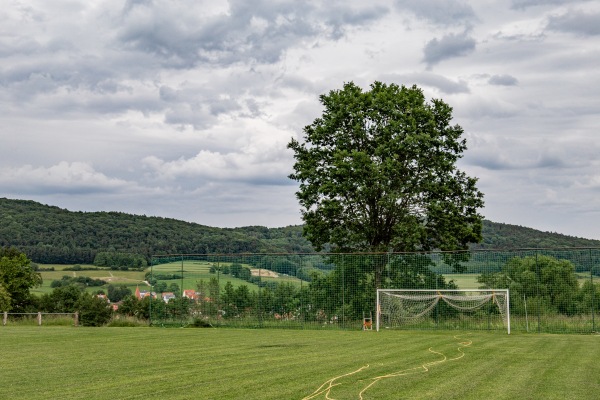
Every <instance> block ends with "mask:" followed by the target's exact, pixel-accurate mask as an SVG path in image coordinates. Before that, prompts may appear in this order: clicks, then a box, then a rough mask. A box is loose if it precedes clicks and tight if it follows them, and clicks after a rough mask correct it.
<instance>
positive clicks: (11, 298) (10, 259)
mask: <svg viewBox="0 0 600 400" xmlns="http://www.w3.org/2000/svg"><path fill="white" fill-rule="evenodd" d="M41 284H42V277H41V275H40V274H39V272H36V271H35V270H34V269H33V268H32V266H31V260H29V259H28V258H27V256H26V255H25V254H23V253H21V252H20V251H19V250H17V249H15V248H13V247H0V303H1V305H2V306H3V310H0V311H13V312H26V311H29V308H31V306H33V304H34V301H33V299H32V296H31V294H30V293H29V289H31V288H34V287H37V286H39V285H41Z"/></svg>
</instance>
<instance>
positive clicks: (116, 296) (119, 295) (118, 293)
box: [107, 285, 132, 303]
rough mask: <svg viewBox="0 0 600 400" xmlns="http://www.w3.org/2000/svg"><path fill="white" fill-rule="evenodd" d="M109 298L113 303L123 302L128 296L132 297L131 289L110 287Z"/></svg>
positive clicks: (108, 290) (108, 289)
mask: <svg viewBox="0 0 600 400" xmlns="http://www.w3.org/2000/svg"><path fill="white" fill-rule="evenodd" d="M107 292H108V293H107V297H108V299H109V300H110V301H112V302H113V303H117V302H119V301H121V300H123V299H124V298H125V297H127V296H131V294H132V293H131V289H129V288H128V287H127V286H125V285H119V286H117V285H108V288H107Z"/></svg>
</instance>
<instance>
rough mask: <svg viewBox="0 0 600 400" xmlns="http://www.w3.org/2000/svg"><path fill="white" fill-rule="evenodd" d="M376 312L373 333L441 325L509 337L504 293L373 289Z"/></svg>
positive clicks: (498, 290)
mask: <svg viewBox="0 0 600 400" xmlns="http://www.w3.org/2000/svg"><path fill="white" fill-rule="evenodd" d="M440 300H441V301H440ZM376 310H377V312H376V323H375V329H376V330H377V331H379V329H380V328H382V327H383V328H411V327H415V328H427V327H432V326H439V325H441V326H447V327H448V328H453V329H506V330H507V331H508V334H510V311H509V293H508V289H463V290H435V289H377V308H376Z"/></svg>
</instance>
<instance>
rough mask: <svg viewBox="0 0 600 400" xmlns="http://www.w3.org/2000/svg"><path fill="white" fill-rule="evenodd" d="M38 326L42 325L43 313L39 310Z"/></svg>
mask: <svg viewBox="0 0 600 400" xmlns="http://www.w3.org/2000/svg"><path fill="white" fill-rule="evenodd" d="M37 320H38V326H42V313H41V312H39V311H38V315H37Z"/></svg>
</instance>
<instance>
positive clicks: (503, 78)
mask: <svg viewBox="0 0 600 400" xmlns="http://www.w3.org/2000/svg"><path fill="white" fill-rule="evenodd" d="M488 83H489V84H490V85H497V86H516V85H517V84H518V83H519V81H518V80H517V78H515V77H514V76H512V75H506V74H504V75H492V76H490V79H488Z"/></svg>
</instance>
